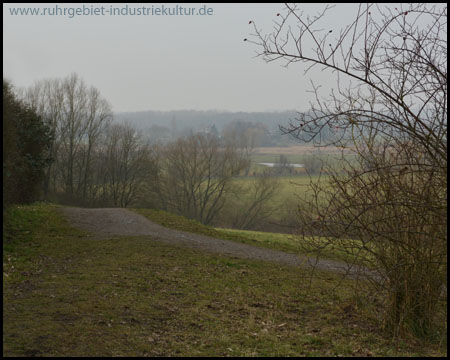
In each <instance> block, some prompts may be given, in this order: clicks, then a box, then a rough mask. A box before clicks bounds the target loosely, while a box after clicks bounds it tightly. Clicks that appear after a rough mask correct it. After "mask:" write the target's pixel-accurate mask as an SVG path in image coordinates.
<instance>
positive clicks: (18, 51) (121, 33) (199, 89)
mask: <svg viewBox="0 0 450 360" xmlns="http://www.w3.org/2000/svg"><path fill="white" fill-rule="evenodd" d="M84 5H85V6H86V7H89V8H90V7H91V6H92V5H93V4H88V3H86V4H84ZM142 5H145V6H147V7H151V6H153V8H156V7H158V6H161V4H142ZM142 5H139V4H135V3H133V4H130V5H129V6H133V7H136V8H138V7H140V6H142ZM176 5H177V4H166V5H165V6H166V7H174V6H176ZM180 5H182V6H189V7H196V8H202V7H203V6H204V5H206V7H207V8H210V9H212V15H209V16H208V15H205V16H144V15H142V16H108V15H103V16H102V15H99V16H95V15H94V16H74V17H72V18H69V16H68V15H66V16H64V15H60V16H31V15H29V16H13V15H11V9H12V8H16V7H17V6H20V7H22V8H24V7H40V8H41V9H43V8H44V7H47V8H51V7H54V6H55V4H40V5H39V4H38V5H35V4H30V5H26V4H20V5H17V4H3V76H4V77H6V78H7V79H9V80H11V81H12V83H13V84H14V85H15V86H18V87H22V86H28V85H30V84H32V83H33V82H34V81H36V80H39V79H43V78H49V77H50V78H52V77H65V76H67V75H68V74H70V73H71V72H76V73H78V74H79V75H80V76H81V77H82V78H83V79H84V81H85V82H86V83H87V84H88V85H93V86H95V87H97V88H98V89H99V90H100V91H101V93H102V95H103V96H104V97H105V98H106V99H107V100H109V102H110V103H111V104H112V106H113V109H114V111H141V110H181V109H193V110H213V109H215V110H229V111H268V110H269V111H270V110H299V111H301V110H307V109H308V101H309V100H311V99H312V98H311V95H310V94H309V93H307V92H306V90H310V89H311V87H310V83H309V79H310V76H311V73H310V74H308V75H309V76H304V75H303V70H304V67H303V65H301V64H295V65H293V66H291V67H289V68H287V69H286V68H284V67H282V66H281V65H282V64H281V63H277V62H272V63H269V64H267V63H265V62H264V61H263V60H262V58H255V52H256V50H258V49H257V47H256V46H255V45H252V44H250V43H248V42H244V41H243V39H244V38H247V37H249V34H250V33H251V32H252V26H251V25H249V24H248V22H249V20H253V21H256V23H257V24H258V27H261V28H263V29H264V30H265V32H266V33H267V32H270V30H271V28H272V26H273V21H274V20H275V18H276V14H277V13H278V12H281V11H282V10H283V8H284V5H283V4H260V5H257V4H189V5H187V4H180ZM59 6H60V7H61V8H67V9H68V8H70V7H77V8H80V7H82V6H83V4H73V5H70V4H60V5H59ZM95 6H96V7H100V6H103V7H105V8H106V9H109V8H110V4H95ZM113 6H114V7H121V6H125V5H121V4H113ZM300 6H301V7H302V8H304V10H305V12H306V13H311V14H316V13H317V11H319V10H320V9H323V7H324V5H322V4H301V5H300ZM357 6H358V5H357V4H338V5H337V6H336V8H335V9H334V10H333V13H332V16H329V18H328V23H327V25H329V26H330V27H331V28H332V27H337V26H339V21H340V22H342V21H344V22H348V21H349V20H351V19H352V16H351V15H352V14H353V12H354V11H355V10H356V7H357ZM210 12H211V11H210ZM314 80H315V81H316V82H318V83H319V84H322V85H325V86H328V87H330V86H332V84H330V80H329V75H327V74H326V73H321V72H315V73H314Z"/></svg>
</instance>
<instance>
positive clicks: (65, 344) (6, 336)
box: [3, 205, 445, 356]
mask: <svg viewBox="0 0 450 360" xmlns="http://www.w3.org/2000/svg"><path fill="white" fill-rule="evenodd" d="M56 210H57V209H56V207H55V206H53V205H32V206H24V207H19V208H15V209H14V210H13V211H12V212H11V214H10V215H9V216H7V217H6V218H5V221H4V227H3V235H4V254H3V280H4V282H3V304H4V305H3V355H4V356H39V355H42V356H114V355H116V356H118V355H122V356H143V355H150V356H158V355H166V356H169V355H172V356H177V355H178V356H181V355H184V356H197V355H198V356H202V355H204V356H225V355H231V356H288V355H291V356H296V355H299V356H301V355H318V356H324V355H331V356H333V355H356V356H361V355H362V356H364V355H439V354H443V353H440V352H439V349H437V348H433V347H430V346H418V345H414V344H412V343H400V344H399V347H398V348H397V349H395V348H394V347H393V346H392V345H391V344H390V343H389V342H388V341H387V340H385V338H384V337H383V335H382V333H381V331H380V330H379V329H378V328H377V327H376V325H375V324H376V322H375V320H374V319H372V318H371V317H370V316H369V317H368V315H367V314H369V313H372V312H371V310H372V309H370V308H367V307H362V305H361V304H360V306H359V307H357V303H356V302H355V300H354V299H353V298H352V296H351V294H350V293H349V292H347V291H344V290H343V289H342V287H341V288H340V290H337V291H336V292H335V294H334V295H333V296H331V295H330V293H329V290H330V289H331V288H332V287H333V286H334V285H336V278H334V277H333V276H332V275H330V274H320V275H319V278H317V279H315V280H313V281H312V282H311V284H310V282H309V278H308V276H307V273H304V272H303V271H301V270H300V269H295V268H290V267H281V266H279V265H274V264H269V263H263V262H257V261H248V260H239V259H233V258H229V257H225V256H219V255H211V254H204V253H201V252H197V251H193V250H190V249H185V248H180V247H175V246H169V245H166V244H162V243H158V242H152V241H150V240H149V239H148V238H145V237H133V238H127V237H124V238H115V239H109V240H96V239H95V238H93V237H92V236H89V235H88V234H86V233H84V232H82V231H79V230H75V229H73V228H71V227H70V226H69V225H68V224H67V223H66V222H65V221H64V219H63V218H62V217H61V216H60V215H59V214H58V212H57V211H56ZM365 306H366V305H365ZM442 351H445V350H442Z"/></svg>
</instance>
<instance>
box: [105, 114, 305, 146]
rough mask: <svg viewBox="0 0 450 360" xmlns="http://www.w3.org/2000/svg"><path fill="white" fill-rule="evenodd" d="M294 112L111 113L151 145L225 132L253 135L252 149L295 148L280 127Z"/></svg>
mask: <svg viewBox="0 0 450 360" xmlns="http://www.w3.org/2000/svg"><path fill="white" fill-rule="evenodd" d="M298 115H299V114H298V113H297V112H295V111H280V112H225V111H196V110H179V111H140V112H122V113H115V114H114V121H117V122H119V123H122V122H124V121H126V122H129V123H130V125H132V126H133V127H134V128H136V129H139V130H141V131H142V135H143V136H144V137H145V138H147V139H149V140H150V142H162V143H165V142H169V141H172V140H175V139H177V138H180V137H184V136H189V135H192V134H195V133H199V132H203V133H213V134H215V135H218V136H219V137H220V136H222V134H223V133H224V132H226V131H233V130H234V131H237V132H238V133H241V134H242V133H248V132H249V131H250V132H252V133H253V134H255V135H257V136H255V139H256V143H255V146H289V145H294V144H296V145H298V144H299V140H298V139H295V138H293V137H291V136H289V135H286V134H283V132H282V131H281V130H280V125H281V126H287V125H288V124H289V121H295V119H296V118H297V117H298Z"/></svg>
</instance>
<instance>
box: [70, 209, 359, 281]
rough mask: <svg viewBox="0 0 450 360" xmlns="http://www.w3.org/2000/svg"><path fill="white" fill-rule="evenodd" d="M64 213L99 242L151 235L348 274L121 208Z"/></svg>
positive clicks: (326, 263) (331, 264) (325, 263)
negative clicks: (171, 225) (158, 221)
mask: <svg viewBox="0 0 450 360" xmlns="http://www.w3.org/2000/svg"><path fill="white" fill-rule="evenodd" d="M61 211H62V212H63V214H64V215H65V216H66V217H67V218H68V220H69V221H70V222H71V223H72V225H74V226H75V227H78V228H80V229H83V230H87V231H89V232H92V233H93V234H95V236H96V237H98V238H106V237H113V236H143V235H149V236H151V240H157V241H163V242H165V243H170V244H178V245H184V246H188V247H190V248H195V249H200V250H204V251H209V252H213V253H221V254H226V255H231V256H235V257H238V258H244V259H257V260H265V261H271V262H277V263H282V264H287V265H291V266H312V265H314V264H315V266H316V267H317V268H318V269H323V270H330V271H333V272H338V273H345V272H347V271H348V269H347V265H346V264H344V263H340V262H337V261H332V260H323V259H321V260H319V262H318V263H317V264H316V259H315V258H308V257H306V256H303V257H302V256H298V255H294V254H289V253H285V252H282V251H277V250H272V249H267V248H262V247H256V246H251V245H247V244H241V243H237V242H233V241H229V240H221V239H215V238H211V237H208V236H204V235H198V234H193V233H188V232H183V231H178V230H173V229H169V228H165V227H163V226H161V225H158V224H155V223H154V222H152V221H150V220H148V219H147V218H145V217H144V216H142V215H139V214H136V213H134V212H132V211H129V210H126V209H122V208H101V209H86V208H72V207H65V208H61ZM356 271H357V269H353V270H350V271H349V274H350V275H353V276H355V275H356Z"/></svg>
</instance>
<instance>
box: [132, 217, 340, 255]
mask: <svg viewBox="0 0 450 360" xmlns="http://www.w3.org/2000/svg"><path fill="white" fill-rule="evenodd" d="M133 211H135V212H137V213H138V214H141V215H143V216H145V217H147V218H148V219H149V220H152V221H154V222H156V223H158V224H160V225H163V226H165V227H168V228H171V229H176V230H181V231H187V232H191V233H195V234H201V235H206V236H211V237H214V238H218V239H225V240H231V241H236V242H240V243H244V244H249V245H254V246H260V247H265V248H269V249H274V250H281V251H285V252H288V253H292V254H298V253H299V252H301V250H300V249H304V248H305V247H300V246H299V245H300V244H299V241H301V240H300V239H299V238H297V237H295V236H293V235H290V234H281V233H271V232H262V231H250V230H236V229H223V228H214V227H211V226H206V225H203V224H201V223H199V222H197V221H195V220H190V219H186V218H185V217H182V216H179V215H175V214H171V213H168V212H165V211H161V210H152V209H133ZM321 256H324V257H327V258H329V259H333V260H339V261H346V260H348V255H347V254H345V253H344V252H342V251H340V250H339V249H338V248H333V247H331V246H327V248H326V249H325V250H323V251H322V253H321Z"/></svg>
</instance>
